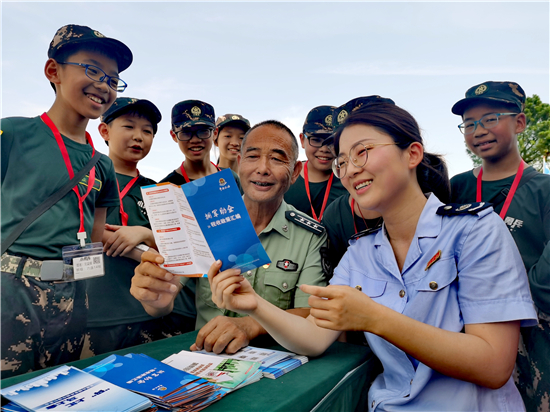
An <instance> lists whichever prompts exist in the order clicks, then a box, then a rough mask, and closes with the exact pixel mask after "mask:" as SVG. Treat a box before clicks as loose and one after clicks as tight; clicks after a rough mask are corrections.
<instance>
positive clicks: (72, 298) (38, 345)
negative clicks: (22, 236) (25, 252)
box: [0, 255, 88, 379]
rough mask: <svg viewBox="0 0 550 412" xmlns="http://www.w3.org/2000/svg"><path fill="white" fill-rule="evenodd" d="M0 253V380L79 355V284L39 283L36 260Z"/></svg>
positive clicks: (82, 295)
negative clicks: (0, 378) (0, 266)
mask: <svg viewBox="0 0 550 412" xmlns="http://www.w3.org/2000/svg"><path fill="white" fill-rule="evenodd" d="M25 262H27V258H26V257H22V258H19V257H11V256H6V255H4V256H2V273H1V277H0V284H1V289H2V291H1V310H2V313H1V320H2V324H1V325H2V326H1V331H2V335H1V336H2V338H1V354H0V356H1V364H0V369H1V371H2V379H4V378H8V377H11V376H15V375H20V374H23V373H26V372H29V371H32V370H37V369H42V368H46V367H50V366H55V365H59V364H62V363H66V362H71V361H74V360H77V359H79V358H80V352H81V349H82V344H83V342H84V328H85V326H86V319H87V313H88V312H87V311H88V309H87V296H86V284H85V282H43V281H41V280H40V279H39V277H37V276H38V275H39V273H40V265H41V262H39V261H33V260H31V259H29V262H31V264H29V262H27V264H26V265H25Z"/></svg>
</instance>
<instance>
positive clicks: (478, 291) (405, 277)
mask: <svg viewBox="0 0 550 412" xmlns="http://www.w3.org/2000/svg"><path fill="white" fill-rule="evenodd" d="M440 206H442V203H441V202H440V201H439V200H438V199H437V197H436V196H434V195H433V194H432V195H430V197H429V199H428V201H427V203H426V205H425V207H424V210H423V211H422V214H421V216H420V219H419V221H418V225H417V229H416V233H415V236H414V238H413V240H412V242H411V245H410V247H409V251H408V254H407V257H406V259H405V263H404V265H403V270H402V271H401V272H400V271H399V268H398V266H397V262H396V260H395V256H394V253H393V250H392V247H391V245H390V242H389V240H388V238H387V236H386V234H385V227H382V229H381V230H379V231H378V232H376V233H375V234H371V235H369V236H365V237H362V238H359V239H357V240H355V241H351V242H350V247H349V249H348V252H347V253H346V254H345V255H344V257H343V258H342V260H341V262H340V264H339V265H338V267H337V268H336V269H335V271H334V277H333V278H332V280H331V282H330V283H331V284H333V285H348V286H352V287H357V286H355V285H359V286H361V288H362V290H363V293H365V294H367V295H368V296H370V297H371V298H372V299H373V300H374V301H375V302H378V303H380V304H383V305H384V306H387V307H389V308H391V309H393V310H395V311H397V312H399V313H402V314H404V315H406V316H409V317H411V318H413V319H416V320H418V321H420V322H424V323H426V324H429V325H432V326H436V327H438V328H441V329H445V330H449V331H453V332H460V331H461V330H462V328H463V326H464V324H474V323H489V322H506V321H512V320H522V322H521V324H522V326H532V325H535V324H536V313H535V309H534V306H533V302H532V299H531V295H530V292H529V286H528V283H527V275H526V273H525V268H524V266H523V262H522V260H521V256H520V255H519V253H518V250H517V248H516V246H515V244H514V241H513V239H512V237H511V235H510V233H509V231H508V230H507V228H506V225H505V224H504V222H503V221H502V219H500V218H499V216H498V215H497V214H495V213H494V212H493V211H492V208H489V209H485V210H483V211H481V212H479V214H474V215H470V214H465V215H459V216H451V217H449V216H440V215H437V214H436V211H437V209H438V208H439V207H440ZM439 251H441V254H440V256H439V257H437V254H438V253H439ZM432 259H434V260H435V262H434V261H433V260H432ZM430 261H432V262H430ZM428 263H431V264H430V265H428ZM426 267H428V269H427V270H426ZM365 336H366V338H367V341H368V343H369V346H370V347H371V348H372V350H373V351H374V353H375V354H376V355H377V356H378V358H379V359H380V361H381V362H382V364H383V366H384V372H383V374H381V375H380V376H378V377H377V378H376V379H375V381H374V383H373V385H372V387H371V389H370V391H369V403H368V405H369V410H370V411H374V410H377V411H382V410H387V409H391V410H392V411H397V410H407V411H426V410H433V411H442V410H449V409H450V408H451V409H452V410H457V411H458V410H460V411H475V410H495V411H518V410H523V409H524V406H523V402H522V400H521V397H520V395H519V392H518V391H517V389H516V387H515V385H514V382H513V379H512V377H510V379H509V380H508V382H507V383H506V384H505V385H504V386H503V387H502V388H500V389H496V390H492V389H489V388H484V387H481V386H479V385H476V384H474V383H470V382H465V381H461V380H457V379H454V378H451V377H448V376H445V375H442V374H440V373H438V372H436V371H434V370H432V369H430V368H429V367H427V366H426V365H424V364H422V363H420V362H418V361H417V360H416V359H414V358H412V357H411V356H408V355H407V354H406V353H405V352H403V351H402V350H400V349H398V348H396V347H395V346H393V345H392V344H390V343H389V342H387V341H386V340H384V339H382V338H380V337H378V336H376V335H374V334H371V333H365Z"/></svg>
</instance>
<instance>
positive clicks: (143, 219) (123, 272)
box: [87, 173, 194, 328]
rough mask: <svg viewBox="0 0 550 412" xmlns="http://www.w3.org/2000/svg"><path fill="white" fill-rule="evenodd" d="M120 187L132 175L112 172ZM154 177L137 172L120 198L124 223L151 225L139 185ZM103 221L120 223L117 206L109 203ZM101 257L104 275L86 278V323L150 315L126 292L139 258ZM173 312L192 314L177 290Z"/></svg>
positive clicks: (143, 318) (124, 320)
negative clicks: (126, 221) (125, 215)
mask: <svg viewBox="0 0 550 412" xmlns="http://www.w3.org/2000/svg"><path fill="white" fill-rule="evenodd" d="M116 176H117V179H118V182H119V185H120V190H123V189H124V188H125V187H126V185H127V184H128V183H129V182H130V180H132V179H133V177H132V176H126V175H123V174H120V173H117V174H116ZM154 184H155V181H153V180H151V179H148V178H146V177H144V176H140V177H139V179H138V180H137V181H136V183H135V184H134V185H133V186H132V188H131V189H130V191H129V192H128V193H127V194H126V196H124V198H123V199H122V203H123V205H124V212H126V213H127V214H128V226H145V227H147V228H151V225H150V224H149V219H148V217H147V211H146V210H145V205H144V204H143V197H142V195H141V186H147V185H154ZM107 223H109V224H112V225H119V226H121V225H122V220H121V216H120V208H119V207H118V206H116V207H110V208H109V209H108V210H107ZM104 257H105V276H102V277H98V278H92V279H89V280H88V281H87V282H88V300H89V308H90V312H89V314H88V327H92V328H96V327H104V326H113V325H122V324H126V323H135V322H143V321H147V320H151V319H153V317H151V316H149V315H148V314H147V312H145V309H143V306H142V305H141V303H140V302H139V301H138V300H137V299H136V298H134V297H133V296H132V295H131V294H130V287H131V285H132V277H133V276H134V270H135V268H136V266H137V265H138V264H139V262H137V261H135V260H133V259H129V258H126V257H123V256H117V257H111V256H107V255H104ZM174 312H175V313H178V314H181V315H185V316H189V317H194V310H191V312H190V311H189V310H187V309H186V307H185V304H184V301H183V297H182V296H181V294H179V295H178V296H177V297H176V301H175V302H174Z"/></svg>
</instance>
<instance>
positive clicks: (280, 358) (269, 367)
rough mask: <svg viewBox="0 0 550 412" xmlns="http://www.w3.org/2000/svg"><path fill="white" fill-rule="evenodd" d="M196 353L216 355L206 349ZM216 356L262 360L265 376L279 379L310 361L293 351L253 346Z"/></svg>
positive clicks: (261, 367)
mask: <svg viewBox="0 0 550 412" xmlns="http://www.w3.org/2000/svg"><path fill="white" fill-rule="evenodd" d="M196 353H205V354H209V355H214V354H213V353H212V352H206V351H198V352H196ZM214 356H220V357H223V358H228V359H239V360H247V361H252V362H260V363H261V365H262V366H260V370H261V371H262V374H263V376H264V377H266V378H270V379H277V378H278V377H279V376H281V375H284V374H285V373H287V372H290V371H291V370H293V369H296V368H297V367H298V366H302V365H303V364H304V363H306V362H307V361H308V358H307V356H300V355H296V354H295V353H292V352H284V351H280V350H275V349H263V348H255V347H253V346H246V347H244V348H242V349H241V350H239V351H238V352H235V353H233V354H231V355H229V354H227V353H220V354H219V355H214Z"/></svg>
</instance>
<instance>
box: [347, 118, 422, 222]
mask: <svg viewBox="0 0 550 412" xmlns="http://www.w3.org/2000/svg"><path fill="white" fill-rule="evenodd" d="M357 142H361V143H363V144H364V145H365V146H366V147H367V148H368V147H369V145H370V144H374V145H379V144H380V146H375V147H373V148H371V149H368V153H367V161H366V163H365V165H364V166H362V167H357V166H355V165H354V164H352V163H351V162H350V161H349V159H348V158H349V153H350V150H351V149H352V147H353V146H354V145H355V144H356V143H357ZM393 143H394V140H393V139H392V137H391V136H389V135H388V134H386V133H382V132H381V131H379V130H378V129H376V128H374V127H372V126H367V125H362V124H357V125H352V126H348V127H346V128H345V129H344V130H343V131H342V134H341V137H340V148H339V154H341V155H343V156H345V158H346V159H348V162H347V168H346V174H345V175H344V177H343V178H342V179H341V181H342V184H343V185H344V187H345V188H346V189H347V191H348V192H349V193H350V194H351V196H352V197H353V198H354V199H356V201H357V203H358V204H359V205H360V206H361V207H362V208H364V209H368V210H377V211H380V212H382V211H383V210H385V209H387V208H388V206H389V205H390V204H391V203H392V202H393V201H394V199H397V198H398V197H399V196H400V194H401V193H402V192H403V191H404V189H405V188H406V187H407V185H408V184H409V183H410V181H411V179H412V178H413V177H414V179H416V177H415V175H414V174H415V170H414V169H411V165H410V162H409V157H408V156H407V155H406V152H407V150H409V149H406V150H402V149H400V148H399V147H397V146H395V145H394V144H393ZM381 144H385V145H384V146H382V145H381ZM356 163H360V162H359V161H357V162H356Z"/></svg>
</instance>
